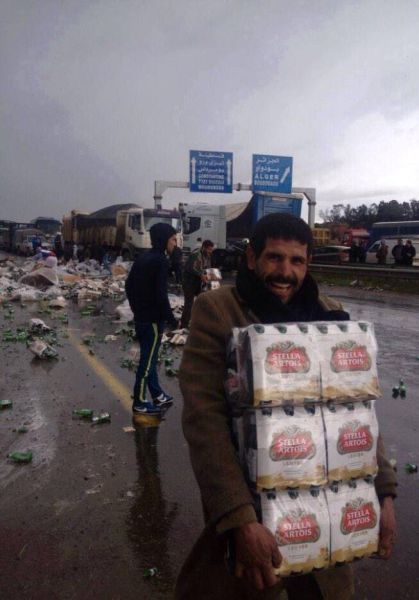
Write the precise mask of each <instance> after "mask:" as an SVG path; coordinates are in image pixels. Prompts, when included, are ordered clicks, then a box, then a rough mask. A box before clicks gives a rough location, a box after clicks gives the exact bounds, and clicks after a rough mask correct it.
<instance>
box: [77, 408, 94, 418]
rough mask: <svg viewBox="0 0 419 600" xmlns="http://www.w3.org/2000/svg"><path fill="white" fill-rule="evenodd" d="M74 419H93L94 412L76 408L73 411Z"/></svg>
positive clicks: (88, 409) (89, 409)
mask: <svg viewBox="0 0 419 600" xmlns="http://www.w3.org/2000/svg"><path fill="white" fill-rule="evenodd" d="M73 417H75V418H77V417H79V418H80V419H91V418H92V417H93V410H92V409H91V408H76V409H75V410H73Z"/></svg>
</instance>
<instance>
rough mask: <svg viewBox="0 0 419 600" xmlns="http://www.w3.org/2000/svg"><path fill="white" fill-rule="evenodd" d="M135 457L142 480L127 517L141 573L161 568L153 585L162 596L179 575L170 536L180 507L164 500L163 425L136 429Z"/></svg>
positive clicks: (139, 481) (150, 425)
mask: <svg viewBox="0 0 419 600" xmlns="http://www.w3.org/2000/svg"><path fill="white" fill-rule="evenodd" d="M135 428H136V429H135V434H134V441H135V454H136V460H137V467H138V480H137V483H136V485H135V488H134V490H133V491H134V494H135V499H134V501H133V503H132V505H131V508H130V510H129V514H128V517H127V531H128V537H129V540H130V542H131V544H132V546H133V549H134V551H135V554H136V556H137V560H138V566H139V570H138V572H139V573H140V574H141V575H142V576H144V574H145V572H146V571H147V570H148V569H150V568H157V570H158V571H157V574H156V575H155V576H154V577H153V580H152V583H153V584H154V585H155V587H156V588H157V589H158V590H159V591H162V592H168V591H169V590H171V589H172V588H173V586H174V580H175V576H176V574H175V573H173V570H172V567H171V564H170V552H169V533H170V529H171V527H172V525H173V523H174V520H175V519H176V515H177V511H178V507H177V504H176V503H171V504H169V502H168V501H167V500H166V498H165V497H164V492H163V487H162V484H161V480H160V466H159V449H158V448H159V424H158V423H154V424H150V423H144V424H142V425H139V424H138V423H137V424H136V426H135Z"/></svg>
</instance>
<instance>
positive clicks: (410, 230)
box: [371, 221, 419, 242]
mask: <svg viewBox="0 0 419 600" xmlns="http://www.w3.org/2000/svg"><path fill="white" fill-rule="evenodd" d="M418 235H419V221H388V222H382V223H374V224H373V226H372V229H371V242H375V241H376V240H380V239H381V238H384V239H386V238H388V237H401V238H407V239H408V238H409V237H410V236H418Z"/></svg>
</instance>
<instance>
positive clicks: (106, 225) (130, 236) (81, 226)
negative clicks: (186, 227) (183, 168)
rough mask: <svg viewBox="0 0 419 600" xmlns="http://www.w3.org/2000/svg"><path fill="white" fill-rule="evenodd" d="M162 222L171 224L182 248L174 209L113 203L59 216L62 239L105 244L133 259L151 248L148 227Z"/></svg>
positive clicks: (180, 232) (177, 213) (180, 234)
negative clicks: (61, 221) (91, 210)
mask: <svg viewBox="0 0 419 600" xmlns="http://www.w3.org/2000/svg"><path fill="white" fill-rule="evenodd" d="M162 222H163V223H168V224H169V225H172V227H174V229H175V230H176V232H177V241H178V245H179V247H180V248H182V246H183V237H182V221H181V218H180V213H179V212H178V211H177V210H163V209H155V208H142V207H140V206H138V205H136V204H114V205H112V206H108V207H106V208H102V209H100V210H97V211H95V212H93V213H90V214H88V213H86V212H82V211H79V210H72V211H71V213H70V214H69V215H65V216H64V217H63V227H62V234H63V241H64V244H69V243H75V244H82V245H83V246H87V245H90V246H95V245H96V246H100V245H102V244H106V245H107V246H108V248H109V249H112V250H114V251H115V252H117V253H118V254H119V253H120V254H121V255H122V256H123V257H124V258H125V259H133V258H134V256H135V255H136V254H139V253H141V252H142V251H144V250H147V249H149V248H151V241H150V227H151V226H152V225H154V224H155V223H162Z"/></svg>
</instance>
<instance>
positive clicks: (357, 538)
mask: <svg viewBox="0 0 419 600" xmlns="http://www.w3.org/2000/svg"><path fill="white" fill-rule="evenodd" d="M336 489H337V491H336ZM333 490H335V491H333ZM326 497H327V503H328V506H329V514H330V521H331V553H330V564H331V565H335V564H337V563H339V564H340V563H344V562H349V561H351V560H353V559H354V558H362V557H365V556H370V555H371V554H373V553H374V552H377V549H378V536H379V524H380V505H379V502H378V498H377V494H376V492H375V487H374V482H373V480H372V478H371V479H370V481H366V480H364V479H357V480H356V482H352V483H351V484H348V483H343V484H340V485H339V486H336V487H335V488H334V486H331V487H330V488H328V489H326Z"/></svg>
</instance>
